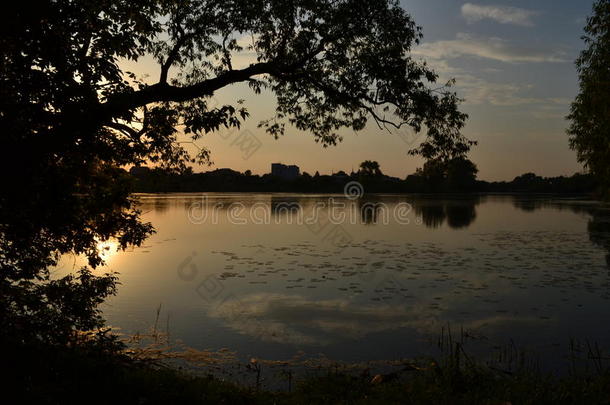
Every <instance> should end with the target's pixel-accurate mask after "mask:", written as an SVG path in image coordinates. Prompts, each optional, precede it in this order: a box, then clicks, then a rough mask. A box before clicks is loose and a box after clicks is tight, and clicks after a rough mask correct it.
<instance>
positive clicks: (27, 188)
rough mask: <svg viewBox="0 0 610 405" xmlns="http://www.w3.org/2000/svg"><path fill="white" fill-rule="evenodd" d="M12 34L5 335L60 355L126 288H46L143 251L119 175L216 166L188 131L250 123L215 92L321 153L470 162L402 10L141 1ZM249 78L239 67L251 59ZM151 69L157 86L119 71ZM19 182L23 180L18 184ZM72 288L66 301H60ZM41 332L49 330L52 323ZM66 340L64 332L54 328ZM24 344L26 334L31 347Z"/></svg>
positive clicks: (103, 0)
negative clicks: (382, 151) (370, 133)
mask: <svg viewBox="0 0 610 405" xmlns="http://www.w3.org/2000/svg"><path fill="white" fill-rule="evenodd" d="M13 6H14V8H13V10H14V11H12V12H11V13H12V14H11V18H8V19H5V20H4V21H3V24H2V27H1V30H2V35H0V59H1V61H2V62H1V68H0V75H1V78H2V86H0V95H1V100H2V102H1V104H0V130H1V133H2V137H1V138H0V153H2V156H1V158H0V170H1V172H2V173H3V176H2V180H1V184H0V190H1V195H0V249H1V251H0V271H1V276H0V297H1V298H0V305H1V306H2V307H1V308H0V312H1V313H3V314H7V315H6V316H2V317H1V318H0V330H1V331H3V332H8V333H13V331H15V330H16V329H17V330H21V331H25V330H29V331H32V333H31V337H33V338H35V339H42V340H53V341H61V340H65V339H64V338H65V337H67V336H68V335H69V334H70V331H71V330H72V329H74V328H76V329H80V328H91V327H94V326H97V325H100V323H101V318H99V314H97V315H96V309H95V308H96V304H97V303H98V302H99V300H100V299H101V298H103V297H104V296H106V295H108V294H111V293H113V292H114V287H115V284H114V280H115V279H114V277H113V276H112V275H108V276H106V277H102V278H97V277H95V276H93V274H92V273H91V272H90V271H89V270H86V269H83V270H82V272H81V275H80V277H79V278H66V279H64V280H63V281H61V282H60V283H54V282H50V281H49V272H48V269H49V268H50V267H51V266H53V265H54V264H56V263H57V260H58V258H59V257H60V256H61V255H62V254H65V253H68V252H72V253H76V254H83V255H86V256H87V258H88V260H89V265H90V267H92V268H96V267H97V266H99V265H100V264H102V259H101V258H100V254H99V253H100V252H99V243H100V242H102V241H105V240H108V239H110V238H116V239H117V240H118V241H119V244H120V247H121V248H123V249H124V248H126V247H127V246H129V245H139V244H141V243H142V241H143V240H144V239H145V238H146V237H147V236H148V235H149V234H150V233H151V232H152V227H151V226H150V224H144V223H142V222H141V221H140V216H139V212H138V211H137V210H136V209H135V206H134V202H133V200H132V199H131V197H130V190H131V188H130V184H129V182H130V180H129V179H128V178H127V177H126V174H125V172H124V171H123V170H120V169H117V168H118V167H122V166H129V165H137V164H140V163H144V162H152V163H154V164H155V165H157V166H158V167H161V168H163V169H167V170H168V171H169V172H183V171H184V170H185V168H186V167H187V164H188V163H192V162H195V161H198V162H200V163H206V162H209V151H208V150H206V149H202V150H201V151H200V153H198V154H197V156H190V155H189V154H188V153H187V151H186V150H185V149H184V148H183V147H182V144H181V143H179V142H178V134H179V132H178V130H177V128H178V127H180V128H181V131H183V132H184V133H185V134H188V135H190V136H192V138H193V139H198V138H199V137H201V136H202V135H203V134H205V133H210V132H214V131H217V130H219V129H220V128H221V127H227V128H228V127H239V126H240V125H241V123H242V122H243V120H245V119H246V118H247V117H248V111H247V109H246V108H245V106H244V105H243V102H242V101H241V100H236V101H235V103H233V104H230V105H215V104H214V103H213V102H212V96H213V95H214V93H215V92H216V91H217V90H220V89H222V88H224V87H226V86H229V85H232V84H236V83H246V84H248V85H249V87H250V88H251V89H252V90H253V91H254V92H255V93H260V92H261V91H263V90H266V91H268V92H270V93H273V94H275V96H276V99H277V104H276V114H275V116H274V117H273V118H272V119H271V120H268V121H263V122H261V123H260V126H261V127H263V128H264V129H265V130H266V131H267V132H268V133H270V134H272V135H274V136H276V137H277V136H280V135H282V134H283V133H284V130H285V126H286V124H291V125H293V126H295V127H296V128H298V129H300V130H303V131H307V132H309V133H311V134H312V135H313V137H314V138H315V140H316V141H318V142H320V143H321V144H322V145H324V146H328V145H334V144H336V143H337V142H339V141H340V140H341V137H340V136H339V135H338V134H339V130H340V129H342V128H351V129H353V130H355V131H359V130H362V129H364V128H365V126H366V124H367V122H368V121H369V120H373V121H374V122H375V123H376V124H377V125H379V126H380V127H387V128H400V127H402V126H403V125H409V126H411V127H412V128H413V129H414V130H415V131H418V132H419V131H421V130H422V128H425V129H426V131H427V137H426V138H425V140H424V142H423V143H422V144H421V146H420V147H418V148H417V149H415V150H412V151H411V153H413V154H420V155H422V156H423V157H424V158H426V159H434V158H437V157H446V156H454V155H460V154H464V153H466V152H467V151H468V149H469V148H470V146H471V145H472V142H470V141H469V140H467V139H466V138H464V137H463V136H462V134H461V132H460V131H461V129H462V127H463V125H464V122H465V120H466V115H465V114H463V113H461V112H460V111H459V110H458V104H459V99H458V98H457V96H456V95H455V93H453V92H452V91H451V90H450V89H449V88H448V87H443V88H440V89H438V88H437V86H436V85H434V82H436V80H437V74H436V73H435V72H434V71H433V70H432V69H431V68H429V67H428V66H427V65H426V64H425V63H424V62H422V61H420V60H419V59H414V58H412V57H411V56H410V51H411V48H412V47H413V46H414V45H416V44H417V43H418V42H419V40H420V38H421V37H422V35H421V31H420V28H419V27H417V26H416V25H415V22H414V21H413V19H412V18H411V16H410V15H409V14H407V13H406V12H405V11H404V10H403V9H401V8H400V5H399V2H398V1H397V0H368V1H360V0H332V1H331V0H296V1H268V0H247V1H246V0H222V1H219V0H180V1H175V0H174V1H172V0H163V1H161V0H142V1H137V2H135V1H134V2H129V1H108V0H100V1H95V2H83V1H72V0H55V1H50V2H42V3H37V5H36V6H35V7H33V6H32V5H31V4H30V3H28V2H17V3H15V4H13ZM252 54H254V55H255V57H252V58H251V59H250V61H249V63H246V64H245V66H240V65H239V64H238V63H236V62H235V59H236V58H235V57H236V56H237V55H240V57H241V58H247V57H248V55H252ZM147 55H148V56H151V57H152V58H153V59H154V60H155V61H157V62H158V64H159V72H160V73H159V76H158V77H157V78H156V79H155V80H154V81H152V82H150V83H145V82H143V81H142V80H140V79H139V78H138V77H137V76H136V75H135V74H133V73H129V72H127V71H124V70H123V69H122V68H121V63H120V62H121V61H123V60H130V61H132V62H138V61H140V60H141V58H142V57H144V56H147ZM7 173H10V175H5V174H7ZM60 287H61V288H60ZM42 319H46V320H45V321H42ZM51 323H52V324H53V325H55V326H56V328H52V327H51V326H50V324H51ZM59 329H61V330H59ZM23 334H25V333H23Z"/></svg>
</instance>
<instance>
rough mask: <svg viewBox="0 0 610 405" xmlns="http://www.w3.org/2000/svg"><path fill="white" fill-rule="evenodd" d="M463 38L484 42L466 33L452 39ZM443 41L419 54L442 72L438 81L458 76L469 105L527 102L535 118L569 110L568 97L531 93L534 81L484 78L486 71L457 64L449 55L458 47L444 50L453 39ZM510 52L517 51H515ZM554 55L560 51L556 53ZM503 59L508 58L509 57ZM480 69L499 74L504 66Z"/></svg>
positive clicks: (557, 114) (551, 116)
mask: <svg viewBox="0 0 610 405" xmlns="http://www.w3.org/2000/svg"><path fill="white" fill-rule="evenodd" d="M460 40H462V41H472V42H482V40H476V39H472V38H471V37H469V36H467V35H466V34H459V35H458V39H457V40H455V41H453V42H454V43H455V42H458V41H460ZM442 42H443V43H442V44H441V45H438V43H433V44H434V46H431V47H428V48H427V49H424V50H423V51H421V52H419V55H421V56H425V58H426V60H427V61H428V63H429V65H430V66H431V67H432V68H434V70H435V71H436V72H438V74H439V75H440V80H439V83H444V82H446V81H447V80H449V79H451V78H454V79H456V81H457V83H456V86H455V90H456V91H457V92H458V94H459V96H460V97H462V98H464V99H465V104H466V105H492V106H496V107H511V106H522V105H528V106H529V108H528V112H529V113H530V115H534V116H535V117H536V118H558V117H564V116H565V115H566V114H567V111H568V110H569V105H570V102H571V100H569V99H564V98H550V97H548V98H547V97H532V96H530V95H528V93H531V91H532V90H533V89H534V86H533V85H532V84H528V83H518V82H512V83H507V82H504V83H501V82H494V81H489V80H486V79H485V78H483V75H475V74H474V72H473V71H472V70H465V69H463V68H458V67H455V66H454V65H452V63H450V59H451V57H455V56H456V55H457V54H458V50H456V49H454V50H452V51H445V48H448V47H449V45H447V44H446V43H448V42H452V41H442ZM464 48H466V47H464ZM509 54H511V55H514V54H516V52H513V53H509ZM532 54H533V53H532ZM460 55H461V53H460ZM555 55H559V54H557V53H556V54H555ZM523 58H524V56H523V55H521V56H519V59H523ZM557 58H559V56H557ZM503 59H508V57H506V58H503ZM536 59H538V58H536ZM539 59H544V57H542V56H540V57H539ZM546 59H547V60H552V59H553V58H552V57H547V58H546ZM496 60H497V58H496ZM513 60H515V58H513ZM480 71H481V72H483V73H491V74H496V75H498V74H499V73H502V72H503V71H504V69H497V68H481V69H480Z"/></svg>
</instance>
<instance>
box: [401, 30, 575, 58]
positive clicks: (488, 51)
mask: <svg viewBox="0 0 610 405" xmlns="http://www.w3.org/2000/svg"><path fill="white" fill-rule="evenodd" d="M413 54H414V55H418V56H423V57H425V58H432V59H452V58H459V57H465V56H466V57H468V56H469V57H477V58H483V59H490V60H494V61H499V62H508V63H543V62H547V63H563V62H567V59H566V58H565V55H564V54H563V53H560V52H556V51H549V50H543V49H535V48H526V47H521V46H515V45H513V44H510V43H509V42H508V41H506V40H503V39H501V38H496V37H491V38H481V37H475V36H473V35H470V34H464V33H458V34H457V36H456V38H455V39H452V40H445V41H436V42H428V43H424V44H422V45H421V46H419V47H417V48H415V49H414V50H413Z"/></svg>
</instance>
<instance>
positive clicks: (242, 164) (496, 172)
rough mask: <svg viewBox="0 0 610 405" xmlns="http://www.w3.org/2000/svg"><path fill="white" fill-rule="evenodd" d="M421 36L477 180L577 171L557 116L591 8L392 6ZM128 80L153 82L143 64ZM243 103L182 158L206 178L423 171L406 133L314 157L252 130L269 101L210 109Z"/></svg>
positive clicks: (351, 136) (238, 91)
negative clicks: (452, 98) (292, 167)
mask: <svg viewBox="0 0 610 405" xmlns="http://www.w3.org/2000/svg"><path fill="white" fill-rule="evenodd" d="M401 5H402V6H403V8H405V9H406V10H407V11H408V12H409V13H410V14H411V15H412V16H413V17H414V19H415V21H416V23H417V24H418V25H420V26H421V27H422V28H423V33H424V40H423V41H422V44H421V45H420V46H417V47H415V48H414V49H413V51H412V53H413V56H414V57H416V58H423V59H425V60H427V61H428V63H429V64H430V66H432V67H433V68H434V69H435V70H436V71H437V72H438V73H439V74H440V77H441V82H443V81H445V80H448V79H450V78H455V79H456V81H457V83H456V86H455V90H456V91H457V92H458V95H459V96H460V97H462V98H464V100H465V101H464V103H463V104H462V107H461V109H462V110H463V111H464V112H466V113H468V114H469V116H470V118H469V120H468V123H467V126H466V128H465V129H464V135H466V136H467V137H468V138H470V139H473V140H476V141H478V143H479V144H478V145H477V146H476V147H474V148H473V150H472V151H471V153H470V158H471V160H472V161H474V162H475V163H476V164H477V166H478V168H479V178H480V179H483V180H489V181H494V180H511V179H513V178H514V177H515V176H518V175H520V174H523V173H527V172H535V173H537V174H539V175H543V176H559V175H571V174H573V173H575V172H579V171H582V170H583V169H582V166H581V165H580V164H578V162H577V161H576V155H575V153H574V151H571V150H570V149H569V146H568V136H567V135H566V128H567V125H568V122H567V121H566V119H565V116H566V115H567V114H568V112H569V108H570V103H571V101H572V100H573V99H574V97H575V96H576V94H577V91H578V81H577V73H576V69H575V66H574V60H575V59H576V58H577V56H578V54H579V52H580V51H581V50H582V48H583V43H582V40H581V39H580V37H581V36H582V34H583V27H584V24H585V22H586V17H587V16H588V15H589V14H590V12H591V9H592V5H593V0H535V1H521V0H519V1H507V0H492V1H484V0H473V1H472V2H466V1H463V0H461V1H458V0H401ZM147 63H148V64H149V66H144V68H143V67H142V63H140V66H139V67H138V68H135V67H134V66H126V68H131V70H133V71H137V70H139V71H140V72H142V71H149V72H153V73H151V75H153V76H154V77H156V75H155V74H154V71H155V67H153V65H152V63H151V62H150V61H148V62H146V61H144V65H146V64H147ZM240 98H241V99H244V100H245V105H246V107H247V108H248V110H249V112H250V114H251V117H250V118H249V119H248V121H246V123H245V125H244V126H243V127H242V129H241V130H240V131H234V132H223V133H222V134H208V135H206V136H204V137H203V138H202V139H200V140H198V141H197V144H196V145H193V144H184V146H185V147H186V148H187V150H189V151H196V150H197V148H198V147H201V146H205V147H206V148H208V149H210V150H211V152H212V161H213V162H214V164H213V166H211V168H206V167H198V168H195V170H196V171H199V170H212V169H215V168H232V169H234V170H239V171H245V170H247V169H250V170H252V172H253V173H257V174H264V173H268V172H269V171H270V166H271V163H285V164H296V165H298V166H299V167H300V168H301V170H302V171H306V172H308V173H310V174H313V173H315V172H316V171H319V172H320V173H329V174H330V173H332V172H336V171H339V170H344V171H347V172H349V171H350V170H352V169H356V168H357V167H358V165H359V164H360V162H362V161H364V160H376V161H378V162H379V164H380V166H381V169H382V171H383V172H384V173H386V174H388V175H392V176H396V177H401V178H404V177H405V176H407V175H408V174H411V173H413V172H414V171H415V170H416V168H418V167H421V165H422V164H423V161H422V160H421V159H419V158H417V157H413V156H409V155H408V154H407V151H408V150H409V149H411V148H412V147H414V146H416V145H417V143H418V142H419V141H421V140H422V139H423V135H420V136H417V135H416V134H414V133H412V132H408V131H403V132H402V133H400V134H398V135H397V134H388V133H385V132H383V131H380V130H378V129H377V128H376V126H375V125H374V124H372V123H371V124H370V125H368V126H367V128H366V129H365V130H364V131H361V132H358V133H354V132H352V131H344V132H342V135H343V137H344V140H343V142H341V143H340V144H338V146H335V147H329V148H322V147H321V146H320V145H319V144H317V143H315V142H314V139H313V136H311V135H309V134H306V133H302V132H299V131H297V130H294V129H292V128H289V129H288V130H287V131H286V135H285V136H283V137H281V138H280V139H277V140H276V139H274V138H273V137H271V136H270V135H268V134H266V133H265V132H264V131H263V130H262V129H259V128H257V123H258V122H259V121H260V120H263V119H266V118H270V117H271V116H272V115H273V109H274V106H275V102H274V98H273V96H272V95H271V94H262V95H254V94H253V93H252V92H251V91H250V90H249V89H248V88H247V86H246V85H243V84H238V85H233V86H231V87H228V88H225V89H222V90H221V91H219V92H218V93H217V94H216V95H215V97H214V99H215V101H214V102H215V103H218V104H225V103H231V102H234V101H235V100H236V99H240Z"/></svg>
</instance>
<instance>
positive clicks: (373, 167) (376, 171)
mask: <svg viewBox="0 0 610 405" xmlns="http://www.w3.org/2000/svg"><path fill="white" fill-rule="evenodd" d="M359 173H360V174H361V175H362V176H381V175H383V173H382V172H381V169H380V167H379V163H377V162H375V161H371V160H365V161H364V162H362V163H360V172H359Z"/></svg>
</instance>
